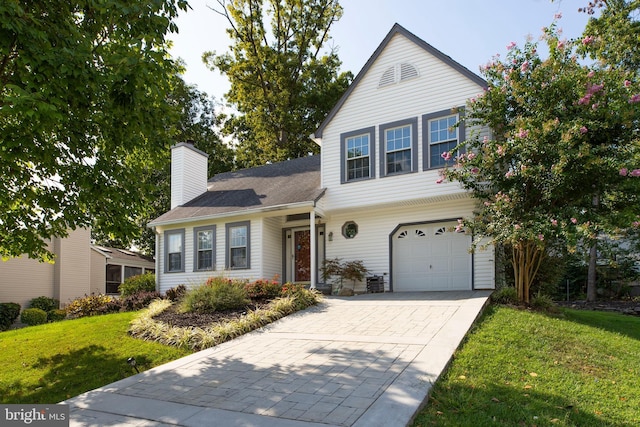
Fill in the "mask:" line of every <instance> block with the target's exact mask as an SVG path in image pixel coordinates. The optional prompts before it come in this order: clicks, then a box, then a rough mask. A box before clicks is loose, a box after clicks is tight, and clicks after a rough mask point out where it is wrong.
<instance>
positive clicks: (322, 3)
mask: <svg viewBox="0 0 640 427" xmlns="http://www.w3.org/2000/svg"><path fill="white" fill-rule="evenodd" d="M264 3H267V7H266V8H265V7H264ZM218 4H219V8H218V9H215V10H216V12H218V13H219V14H221V15H222V16H224V17H225V19H226V20H227V21H228V23H229V26H230V28H229V29H228V34H229V36H230V37H231V39H232V43H233V44H232V45H231V46H230V49H231V51H230V52H229V53H225V54H216V53H215V52H208V53H205V55H204V59H205V62H206V63H207V64H208V65H209V67H210V68H211V69H218V70H219V71H221V72H222V73H223V74H225V75H226V76H227V77H228V78H229V81H230V83H231V89H230V91H229V92H228V93H227V94H226V95H225V96H226V100H227V101H228V102H229V103H230V104H231V106H232V107H233V108H234V109H235V110H236V111H237V113H234V114H232V115H230V116H229V117H227V121H226V123H225V129H226V130H227V132H228V133H230V134H233V135H234V136H236V138H237V142H238V145H237V151H238V159H239V161H240V163H241V165H242V166H254V165H260V164H264V163H266V162H269V161H279V160H286V159H288V158H296V157H302V156H306V155H308V154H309V153H312V152H313V153H316V152H318V150H319V147H317V145H316V144H314V143H313V142H312V141H311V140H310V139H309V135H310V134H311V133H313V131H315V130H316V129H317V127H318V126H319V125H320V123H321V122H322V120H324V118H325V116H326V114H327V113H328V112H329V110H330V109H331V108H332V107H333V105H335V103H336V102H337V101H338V99H339V98H340V96H341V95H342V93H343V92H344V90H345V89H346V88H347V87H348V85H349V83H350V82H351V80H352V78H353V76H352V74H351V73H349V72H347V73H339V72H338V70H339V67H340V65H341V62H340V60H339V58H338V55H337V53H336V52H335V51H333V50H332V51H330V52H329V53H327V54H325V53H324V52H323V48H324V47H325V46H326V44H327V42H328V41H329V40H330V37H329V30H330V29H331V26H332V25H333V23H335V22H336V21H337V20H338V19H339V18H340V16H341V15H342V8H341V7H340V5H339V3H338V1H337V0H269V1H268V2H264V1H263V0H238V1H233V2H227V1H225V0H218ZM268 24H270V31H269V28H268V27H267V25H268Z"/></svg>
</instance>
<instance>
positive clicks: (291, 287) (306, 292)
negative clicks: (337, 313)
mask: <svg viewBox="0 0 640 427" xmlns="http://www.w3.org/2000/svg"><path fill="white" fill-rule="evenodd" d="M281 296H282V297H283V298H287V297H289V298H292V299H293V302H294V305H295V307H296V310H302V309H303V308H306V307H310V306H312V305H314V304H316V303H317V302H318V299H319V293H318V292H317V291H312V290H310V289H307V288H305V287H304V285H299V284H294V283H285V284H284V285H282V291H281Z"/></svg>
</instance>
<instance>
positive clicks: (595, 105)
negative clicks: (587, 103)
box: [591, 102, 600, 110]
mask: <svg viewBox="0 0 640 427" xmlns="http://www.w3.org/2000/svg"><path fill="white" fill-rule="evenodd" d="M599 106H600V104H598V103H597V102H596V103H595V104H593V105H592V106H591V109H592V110H597V109H598V107H599Z"/></svg>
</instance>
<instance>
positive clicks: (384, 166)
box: [380, 118, 418, 175]
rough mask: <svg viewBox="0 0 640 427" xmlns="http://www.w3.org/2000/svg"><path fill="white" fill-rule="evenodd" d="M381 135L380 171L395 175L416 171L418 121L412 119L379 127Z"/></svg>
mask: <svg viewBox="0 0 640 427" xmlns="http://www.w3.org/2000/svg"><path fill="white" fill-rule="evenodd" d="M380 133H381V135H382V141H381V150H380V151H381V152H382V153H383V156H382V160H381V170H383V171H384V174H385V175H395V174H401V173H407V172H413V171H416V170H417V166H418V165H417V163H418V148H417V145H418V136H417V133H418V119H416V118H413V119H409V120H403V121H399V122H393V123H388V124H386V125H381V126H380Z"/></svg>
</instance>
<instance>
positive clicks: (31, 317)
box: [20, 308, 47, 326]
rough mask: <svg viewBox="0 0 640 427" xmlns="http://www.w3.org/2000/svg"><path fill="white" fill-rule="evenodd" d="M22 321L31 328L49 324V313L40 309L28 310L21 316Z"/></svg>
mask: <svg viewBox="0 0 640 427" xmlns="http://www.w3.org/2000/svg"><path fill="white" fill-rule="evenodd" d="M20 321H21V322H22V323H26V324H27V325H29V326H35V325H42V324H43V323H47V312H46V311H44V310H42V309H39V308H27V309H26V310H24V311H23V312H22V314H21V315H20Z"/></svg>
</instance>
